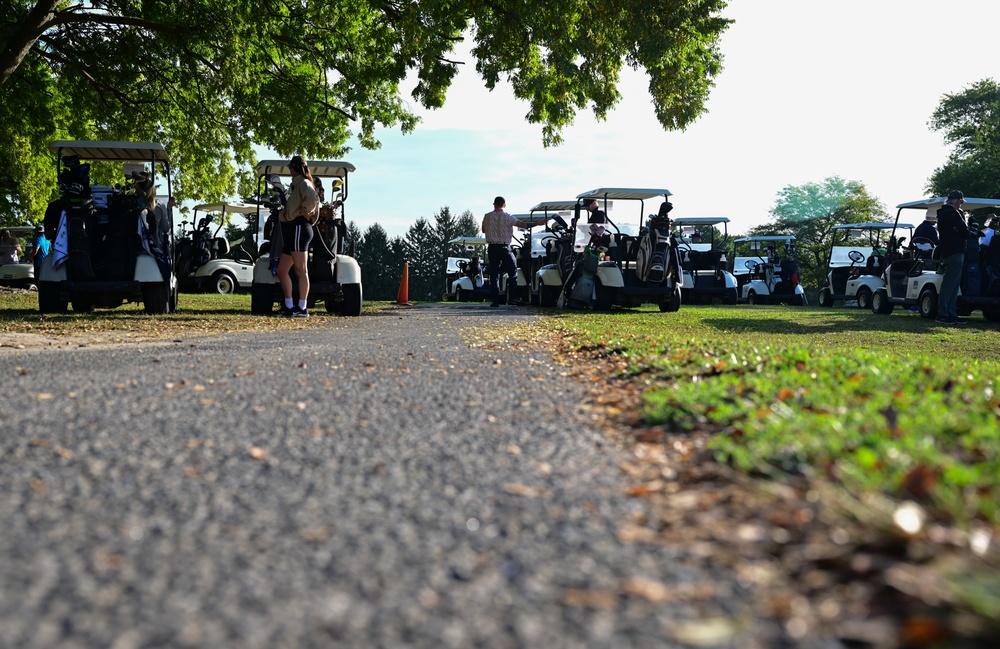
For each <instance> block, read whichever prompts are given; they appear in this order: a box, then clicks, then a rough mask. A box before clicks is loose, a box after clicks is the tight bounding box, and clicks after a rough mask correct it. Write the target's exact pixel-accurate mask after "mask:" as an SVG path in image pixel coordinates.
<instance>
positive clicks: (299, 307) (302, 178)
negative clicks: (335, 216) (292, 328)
mask: <svg viewBox="0 0 1000 649" xmlns="http://www.w3.org/2000/svg"><path fill="white" fill-rule="evenodd" d="M288 168H289V169H290V170H291V172H292V189H291V192H289V196H288V203H287V205H285V209H284V210H282V211H281V215H280V216H279V222H280V223H281V239H282V243H283V247H282V250H281V257H280V258H279V259H278V281H279V282H280V283H281V293H282V295H283V296H284V298H285V302H284V304H282V305H281V309H280V310H279V311H278V315H280V316H284V317H286V318H308V317H309V311H308V310H307V308H306V305H307V304H308V301H309V268H308V264H307V263H306V262H307V260H308V257H309V243H310V242H311V241H312V238H313V223H315V222H316V217H317V216H318V215H319V196H318V195H317V194H316V189H315V187H314V186H313V177H312V174H311V173H310V172H309V165H307V164H306V161H305V160H303V159H302V156H295V157H294V158H292V159H291V160H290V161H289V163H288ZM292 268H295V275H296V277H298V281H299V300H298V303H294V302H293V301H292V278H291V276H290V275H289V271H291V269H292Z"/></svg>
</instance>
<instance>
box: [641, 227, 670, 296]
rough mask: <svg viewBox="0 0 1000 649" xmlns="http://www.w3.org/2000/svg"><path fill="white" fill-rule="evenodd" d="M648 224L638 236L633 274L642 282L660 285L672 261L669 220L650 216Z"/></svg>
mask: <svg viewBox="0 0 1000 649" xmlns="http://www.w3.org/2000/svg"><path fill="white" fill-rule="evenodd" d="M648 223H649V226H648V227H646V228H643V232H642V233H641V234H640V235H639V251H638V253H637V254H636V266H635V274H636V277H638V278H639V279H640V280H641V281H643V282H649V283H651V284H660V283H662V282H663V281H664V280H665V279H666V278H667V275H668V273H669V271H670V264H671V261H672V260H671V254H672V252H673V246H672V242H671V237H670V220H669V219H667V218H662V219H661V218H659V217H654V216H652V215H651V216H650V218H649V221H648Z"/></svg>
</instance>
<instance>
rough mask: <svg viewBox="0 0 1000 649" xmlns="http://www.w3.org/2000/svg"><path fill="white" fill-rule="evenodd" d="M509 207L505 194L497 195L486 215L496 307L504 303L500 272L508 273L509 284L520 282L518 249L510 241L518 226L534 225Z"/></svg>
mask: <svg viewBox="0 0 1000 649" xmlns="http://www.w3.org/2000/svg"><path fill="white" fill-rule="evenodd" d="M505 207H507V201H506V200H504V197H503V196H497V197H496V198H494V199H493V211H492V212H487V213H486V214H485V215H484V216H483V234H484V235H486V244H487V245H486V255H487V256H488V257H489V273H490V298H491V299H492V300H493V301H492V302H491V303H490V306H491V307H493V308H496V307H498V306H500V275H501V274H502V273H506V274H507V284H508V285H510V283H511V282H513V283H514V285H515V286H516V284H517V263H516V262H515V261H514V252H513V251H512V250H511V249H510V241H511V239H513V238H514V226H515V225H516V226H517V227H519V228H522V229H528V228H530V227H531V224H530V223H527V222H525V221H521V220H519V219H518V218H517V217H515V216H514V215H512V214H508V213H507V212H505V211H504V209H503V208H505ZM508 293H509V291H508ZM511 304H514V305H516V306H523V305H524V302H522V301H521V300H514V301H512V302H511Z"/></svg>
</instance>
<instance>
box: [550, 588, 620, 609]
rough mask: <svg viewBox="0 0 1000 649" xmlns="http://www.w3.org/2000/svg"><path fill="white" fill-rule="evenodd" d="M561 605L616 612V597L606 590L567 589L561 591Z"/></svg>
mask: <svg viewBox="0 0 1000 649" xmlns="http://www.w3.org/2000/svg"><path fill="white" fill-rule="evenodd" d="M562 603H563V604H565V605H566V606H576V607H578V608H596V609H600V610H602V611H615V610H618V596H617V595H616V594H615V593H612V592H609V591H606V590H583V589H580V588H567V589H566V590H564V591H563V595H562Z"/></svg>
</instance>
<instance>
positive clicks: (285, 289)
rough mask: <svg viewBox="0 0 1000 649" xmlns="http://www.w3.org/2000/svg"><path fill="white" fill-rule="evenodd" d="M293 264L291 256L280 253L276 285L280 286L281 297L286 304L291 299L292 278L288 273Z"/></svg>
mask: <svg viewBox="0 0 1000 649" xmlns="http://www.w3.org/2000/svg"><path fill="white" fill-rule="evenodd" d="M294 264H295V260H294V259H292V256H291V255H286V254H285V253H281V258H280V259H278V283H280V284H281V295H282V296H283V297H284V298H285V302H286V304H287V302H288V300H291V299H292V278H291V276H290V275H289V274H288V271H290V270H291V269H292V266H293V265H294Z"/></svg>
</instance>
